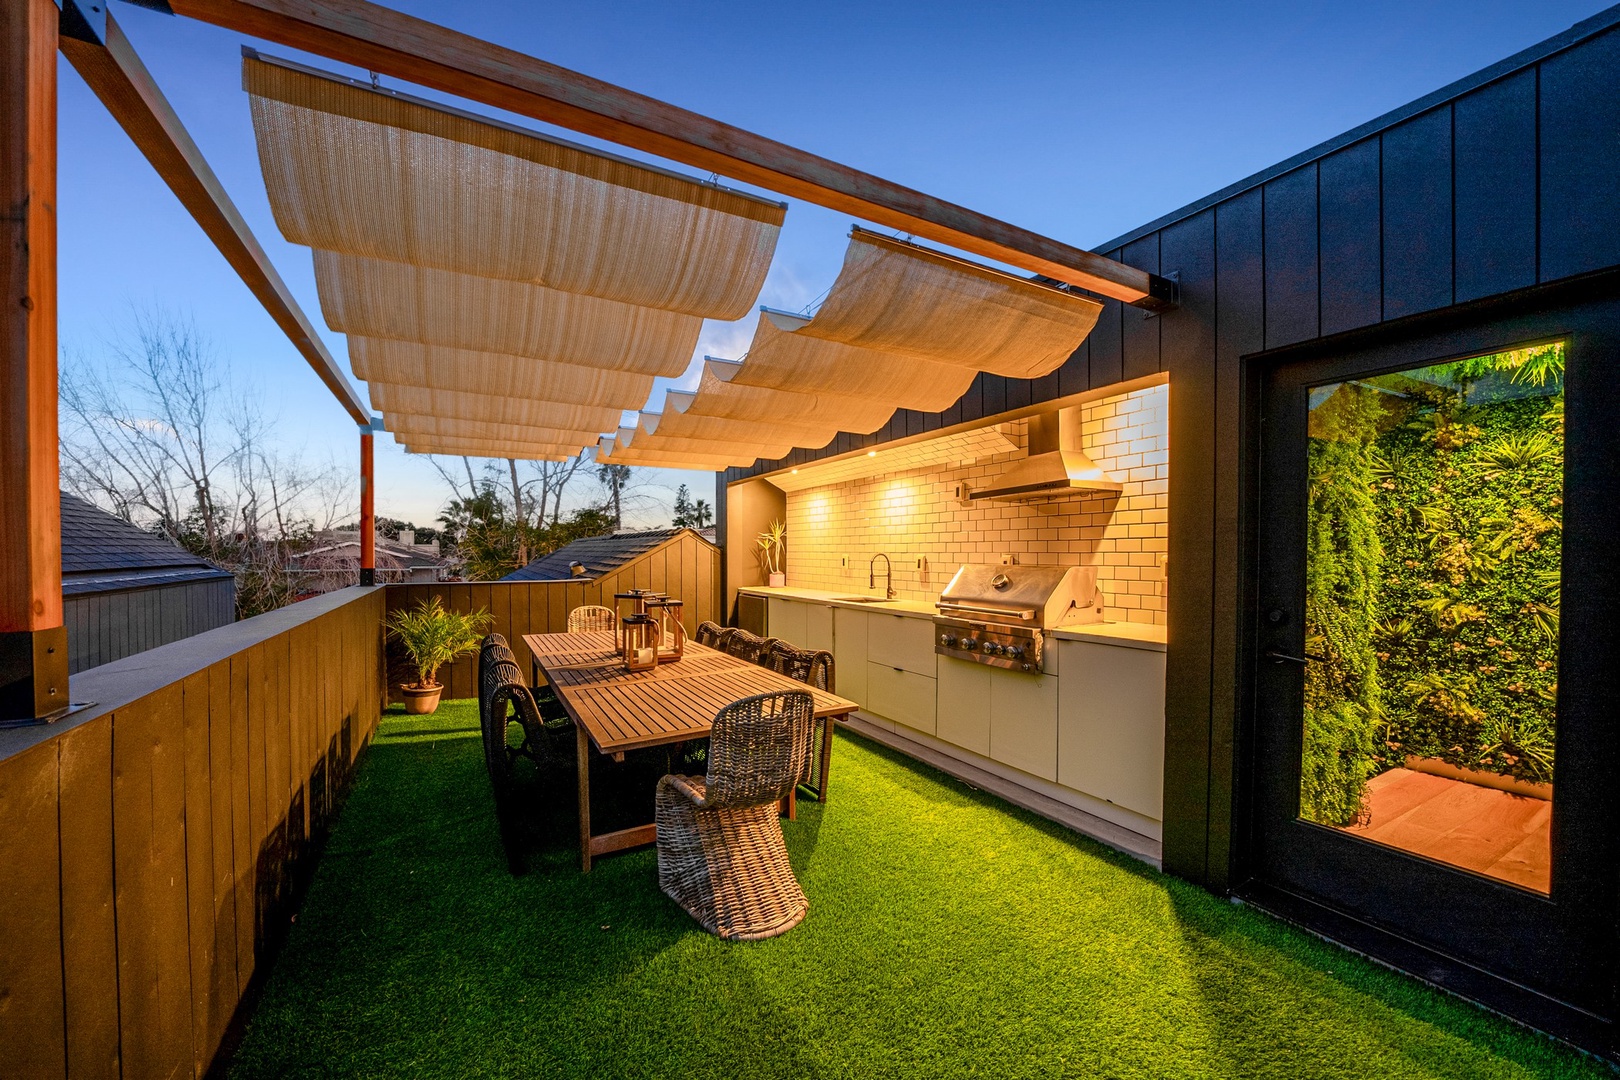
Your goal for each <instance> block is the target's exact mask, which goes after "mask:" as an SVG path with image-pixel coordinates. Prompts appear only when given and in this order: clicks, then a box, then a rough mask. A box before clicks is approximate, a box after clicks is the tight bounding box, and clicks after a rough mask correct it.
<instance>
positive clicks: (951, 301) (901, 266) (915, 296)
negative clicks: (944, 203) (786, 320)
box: [795, 229, 1102, 379]
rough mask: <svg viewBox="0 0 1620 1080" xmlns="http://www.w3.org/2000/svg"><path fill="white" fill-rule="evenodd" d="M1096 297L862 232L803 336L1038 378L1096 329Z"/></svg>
mask: <svg viewBox="0 0 1620 1080" xmlns="http://www.w3.org/2000/svg"><path fill="white" fill-rule="evenodd" d="M1101 311H1102V305H1101V304H1100V303H1098V302H1097V301H1095V300H1092V299H1090V298H1089V297H1085V296H1081V295H1079V294H1077V293H1071V292H1066V291H1064V290H1062V289H1058V288H1054V287H1052V286H1049V285H1043V284H1041V283H1040V282H1038V281H1031V280H1030V279H1028V278H1021V277H1017V276H1016V275H1013V274H1008V273H1005V272H1003V271H1001V270H996V269H993V268H991V267H988V266H980V265H979V264H977V263H973V262H969V261H967V260H966V259H960V258H957V257H956V256H954V255H947V254H945V253H943V252H939V251H932V250H930V249H928V248H924V247H919V246H918V245H916V244H911V243H907V242H906V241H903V240H892V239H890V238H889V237H886V236H879V235H877V234H876V233H872V232H867V231H866V230H864V229H856V230H854V231H853V232H852V233H851V234H850V239H849V247H848V248H846V249H845V251H844V266H843V269H842V270H840V271H839V273H838V280H837V281H835V282H833V287H832V289H831V291H830V292H828V294H827V300H826V302H825V303H823V304H822V305H821V308H820V309H819V310H818V311H817V312H816V316H815V318H814V319H813V320H811V321H810V323H809V324H808V325H806V326H804V327H802V328H800V329H798V330H796V331H795V333H798V334H802V335H806V336H809V337H816V338H820V339H822V340H823V341H836V342H841V343H842V344H845V345H857V346H861V347H863V348H868V349H877V350H880V351H883V352H890V353H898V354H899V355H901V356H910V357H914V358H916V359H918V360H928V361H932V362H935V363H940V364H954V365H957V366H960V367H968V368H973V369H974V370H976V371H988V372H990V373H991V374H994V375H1005V376H1007V377H1008V378H1013V379H1036V378H1039V377H1041V376H1042V375H1046V374H1048V373H1050V372H1052V371H1055V370H1056V369H1057V368H1058V367H1060V366H1061V365H1062V364H1063V362H1064V361H1065V360H1067V359H1068V358H1069V357H1070V356H1071V355H1073V353H1074V350H1075V349H1077V348H1079V346H1080V343H1081V342H1082V341H1084V340H1085V338H1086V335H1087V334H1089V333H1091V328H1092V327H1093V326H1095V325H1096V324H1097V316H1098V314H1100V313H1101Z"/></svg>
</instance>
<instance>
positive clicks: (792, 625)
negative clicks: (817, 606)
mask: <svg viewBox="0 0 1620 1080" xmlns="http://www.w3.org/2000/svg"><path fill="white" fill-rule="evenodd" d="M767 604H768V606H767V607H766V616H765V633H766V635H767V636H769V637H778V638H781V639H782V640H783V641H786V642H788V643H790V644H793V645H797V646H799V647H800V648H801V649H802V648H804V639H805V631H806V629H807V628H806V626H805V609H806V608H808V607H809V605H808V604H805V603H803V602H801V601H798V600H784V599H782V598H781V597H779V596H773V597H771V598H770V599H769V601H768V602H767Z"/></svg>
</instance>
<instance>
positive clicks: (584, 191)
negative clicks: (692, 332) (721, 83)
mask: <svg viewBox="0 0 1620 1080" xmlns="http://www.w3.org/2000/svg"><path fill="white" fill-rule="evenodd" d="M242 81H243V86H244V88H245V89H246V90H247V91H248V93H249V94H250V95H251V101H252V112H253V129H254V134H255V136H256V138H257V142H258V149H259V162H260V165H261V167H262V168H263V170H264V177H265V185H266V187H267V188H268V190H269V194H270V207H271V210H272V211H273V212H274V214H275V218H276V224H277V225H279V226H280V227H281V231H282V234H283V235H285V236H286V237H287V239H289V240H291V241H292V242H294V243H298V244H305V245H308V246H309V247H314V248H322V249H324V250H327V251H337V252H342V253H344V254H349V255H366V256H371V257H374V258H380V259H390V260H393V261H395V262H404V263H411V264H414V265H416V266H429V267H436V268H438V269H441V270H454V271H457V272H459V273H464V274H474V275H477V276H480V277H490V278H506V279H509V280H513V281H528V282H533V283H536V284H541V285H546V286H549V287H550V288H553V289H561V290H564V291H566V292H574V293H584V294H586V295H588V296H600V297H604V298H607V299H610V300H619V301H622V302H624V303H629V304H637V305H640V306H643V307H652V308H660V309H663V310H667V311H679V312H684V313H686V314H688V315H698V316H703V317H707V318H716V319H738V318H741V317H742V316H743V315H744V314H746V313H747V311H748V309H749V307H751V306H752V304H753V302H754V297H755V296H757V295H758V294H759V289H760V286H761V284H763V283H764V280H765V273H766V271H767V270H768V269H769V268H770V262H771V255H772V253H773V252H774V251H775V248H776V236H777V231H778V230H779V228H780V227H781V224H782V219H783V215H784V213H785V208H784V207H783V206H782V205H781V204H779V203H775V202H770V201H768V200H765V199H760V198H756V197H754V196H751V195H745V194H743V193H741V192H735V191H730V190H726V189H723V188H720V187H718V186H717V185H714V184H709V183H704V182H702V181H698V180H694V179H690V178H688V177H685V176H680V175H678V174H675V173H672V172H669V171H667V170H663V169H657V168H653V167H650V166H647V165H641V164H638V163H635V162H631V161H628V160H626V159H623V158H618V157H615V156H613V155H610V154H603V153H600V152H597V151H594V150H588V149H586V148H585V147H582V146H577V145H574V144H572V143H567V142H563V141H561V140H558V139H551V138H547V137H544V136H541V135H539V134H536V133H534V132H529V131H523V130H521V129H518V128H515V127H510V126H507V125H504V124H499V123H496V122H494V121H491V120H489V119H486V118H480V117H473V116H471V115H468V114H465V113H460V112H457V111H454V110H450V109H446V108H444V107H441V106H435V105H430V104H428V103H426V102H421V101H416V100H414V99H410V98H407V97H405V96H403V95H400V94H395V93H391V92H388V91H382V90H378V89H374V88H372V87H367V86H362V85H361V84H359V83H356V82H353V81H351V80H348V79H340V78H336V77H331V76H326V75H322V74H316V73H313V72H310V71H308V70H304V69H298V68H294V67H292V66H289V65H287V64H284V63H279V62H277V63H270V62H267V61H263V60H259V59H256V58H254V57H248V58H246V59H244V61H243V66H242Z"/></svg>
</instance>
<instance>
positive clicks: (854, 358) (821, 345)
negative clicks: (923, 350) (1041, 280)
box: [731, 308, 978, 412]
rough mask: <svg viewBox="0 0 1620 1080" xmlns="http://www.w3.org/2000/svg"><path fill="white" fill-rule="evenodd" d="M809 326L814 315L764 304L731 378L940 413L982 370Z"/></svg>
mask: <svg viewBox="0 0 1620 1080" xmlns="http://www.w3.org/2000/svg"><path fill="white" fill-rule="evenodd" d="M809 325H811V320H810V319H809V318H807V317H805V316H802V315H790V314H788V313H786V312H781V311H770V310H768V309H764V308H762V309H760V313H759V322H758V323H757V324H756V325H755V327H754V340H753V343H752V344H751V345H749V347H748V356H747V358H746V359H745V360H744V361H743V363H742V366H741V367H740V368H738V369H737V371H736V373H735V374H733V375H732V377H731V382H732V383H733V384H736V385H741V386H758V387H764V388H766V389H769V390H793V391H800V392H802V391H805V390H810V389H815V390H828V391H835V392H837V393H838V394H841V395H847V396H849V397H861V398H869V399H871V400H873V401H887V402H888V403H889V404H890V405H892V406H894V407H895V408H899V409H916V410H917V411H918V412H942V411H944V410H945V409H948V408H950V407H951V406H952V405H954V404H955V403H956V401H957V399H959V398H960V397H961V396H962V395H963V394H964V393H966V392H967V388H968V387H969V386H970V385H972V383H973V379H974V377H975V376H977V375H978V371H977V370H975V369H974V368H968V367H961V366H959V365H955V364H939V363H934V362H932V361H929V360H919V359H917V358H916V357H911V356H901V355H899V354H898V353H892V352H881V351H879V350H876V349H863V348H860V347H859V346H855V345H845V344H843V343H841V342H837V341H825V340H823V339H821V338H818V337H811V336H808V335H805V334H801V333H797V332H796V331H799V330H802V329H804V328H805V327H807V326H809Z"/></svg>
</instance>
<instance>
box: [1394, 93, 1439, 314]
mask: <svg viewBox="0 0 1620 1080" xmlns="http://www.w3.org/2000/svg"><path fill="white" fill-rule="evenodd" d="M1450 303H1451V108H1450V107H1449V106H1448V107H1446V108H1443V109H1436V110H1435V111H1433V112H1429V113H1424V114H1423V115H1422V116H1418V117H1415V118H1413V119H1411V120H1408V121H1407V122H1406V123H1404V124H1401V125H1399V126H1397V127H1393V128H1390V129H1389V130H1388V131H1386V132H1384V318H1386V319H1398V318H1400V317H1401V316H1402V315H1413V314H1416V313H1417V312H1420V311H1433V310H1434V309H1435V308H1441V307H1445V306H1446V305H1448V304H1450Z"/></svg>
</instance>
